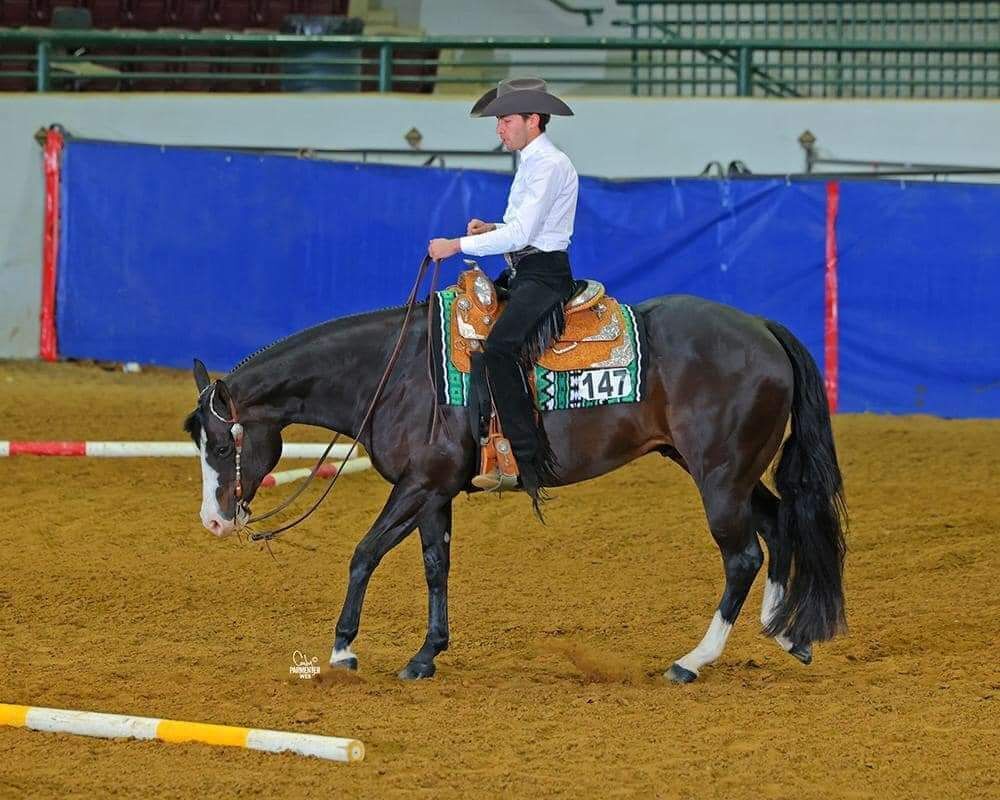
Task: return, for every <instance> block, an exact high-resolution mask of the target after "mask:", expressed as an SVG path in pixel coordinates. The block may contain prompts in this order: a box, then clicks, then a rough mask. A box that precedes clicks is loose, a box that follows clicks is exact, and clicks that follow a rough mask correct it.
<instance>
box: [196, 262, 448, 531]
mask: <svg viewBox="0 0 1000 800" xmlns="http://www.w3.org/2000/svg"><path fill="white" fill-rule="evenodd" d="M431 263H432V262H431V257H430V256H424V260H423V261H422V262H421V263H420V269H418V270H417V277H416V280H415V281H414V282H413V288H412V289H411V290H410V294H409V297H407V299H406V314H405V315H404V317H403V324H402V325H401V326H400V328H399V336H398V338H397V339H396V346H395V347H394V348H393V350H392V353H391V354H390V356H389V361H388V363H387V364H386V367H385V372H383V373H382V377H381V378H380V379H379V382H378V386H376V388H375V394H374V395H373V397H372V399H371V402H370V403H369V404H368V410H367V411H366V412H365V416H364V418H363V419H362V421H361V426H360V428H358V434H357V436H355V437H354V440H353V441H352V442H351V446H350V447H349V448H348V450H347V454H346V455H345V456H344V458H343V460H342V461H341V462H340V465H339V466H338V467H337V472H336V473H335V474H334V475H333V477H332V479H331V480H330V483H329V485H328V486H327V487H326V489H325V490H324V491H323V493H322V494H321V495H320V496H319V499H318V500H316V502H315V503H313V504H312V507H310V509H309V510H308V511H306V512H305V513H304V514H302V515H301V516H300V517H299V518H298V519H295V520H293V521H292V522H289V523H286V524H284V525H282V526H280V527H278V528H275V529H274V530H270V531H255V530H253V529H252V528H250V525H251V524H253V523H257V522H262V521H264V520H266V519H270V518H271V517H273V516H275V515H276V514H280V513H281V512H282V511H284V510H285V509H286V508H288V507H289V506H290V505H291V504H292V503H293V502H295V500H296V499H298V497H299V496H300V495H301V494H302V493H303V492H304V491H305V490H306V489H307V488H308V487H309V485H310V484H311V483H312V482H313V480H314V479H315V478H316V474H317V473H318V472H319V470H320V468H321V467H322V466H323V462H324V461H326V458H327V456H328V455H329V453H330V451H331V450H332V449H333V446H334V445H335V444H336V443H337V440H338V439H339V438H340V434H339V433H338V434H337V435H336V436H334V437H333V441H331V442H330V444H328V445H327V447H326V450H324V451H323V455H321V456H320V457H319V460H318V461H317V462H316V466H314V467H313V469H312V472H311V473H310V474H309V476H308V477H307V478H306V479H305V482H304V483H303V484H302V485H301V486H300V487H299V488H298V489H297V490H296V491H295V492H294V493H293V494H292V495H291V496H290V497H289V498H288V499H286V500H285V501H284V502H282V503H281V504H280V505H278V506H277V507H276V508H273V509H271V510H270V511H268V512H266V513H264V514H260V515H259V516H254V517H250V518H249V519H247V520H245V521H243V522H240V515H239V511H240V510H243V511H246V506H245V505H244V503H243V482H242V474H241V465H240V461H241V458H242V454H243V436H244V433H243V425H242V424H241V423H240V421H239V414H238V411H237V408H236V403H235V401H233V399H232V397H230V400H229V415H230V418H229V419H223V418H222V416H221V415H220V414H219V413H218V412H217V411H216V410H215V407H214V405H213V402H214V400H215V386H214V384H213V386H212V395H211V397H209V401H208V407H209V410H210V411H211V412H212V414H213V415H214V416H215V417H217V418H218V419H220V420H222V421H223V422H225V423H226V424H227V425H229V426H230V433H231V434H232V437H233V443H234V445H235V447H236V486H235V489H234V493H235V495H236V504H237V514H236V520H237V525H238V528H237V530H238V531H244V530H246V531H249V536H250V541H252V542H270V541H271V540H272V539H276V538H278V537H279V536H280V535H281V534H283V533H285V531H288V530H291V529H292V528H294V527H295V526H296V525H298V524H299V523H301V522H304V521H305V520H306V519H307V518H308V517H310V516H311V515H312V513H313V512H314V511H315V510H316V509H317V508H319V507H320V505H321V504H322V503H323V501H324V500H326V498H327V495H329V494H330V492H331V491H332V490H333V487H334V486H335V485H336V484H337V479H338V478H340V475H341V472H342V471H343V468H344V464H346V463H347V460H348V459H349V458H350V457H351V456H352V455H353V454H354V451H355V450H356V449H357V447H358V443H359V442H360V440H361V437H362V436H364V433H365V430H366V429H367V428H368V426H369V424H370V423H371V420H372V416H373V415H374V413H375V407H376V406H377V405H378V401H379V400H380V399H381V397H382V392H383V391H384V390H385V387H386V384H387V383H388V382H389V376H390V375H391V374H392V370H393V368H394V367H395V366H396V362H397V361H398V360H399V354H400V353H401V352H402V350H403V340H404V339H405V337H406V332H407V330H408V329H409V327H410V320H411V318H412V315H413V309H414V307H415V306H416V305H417V292H418V291H419V290H420V285H421V284H422V283H423V281H424V278H425V277H426V275H427V271H428V267H429V266H430V264H431ZM433 264H434V268H433V270H431V285H430V292H429V293H428V300H427V345H428V347H427V374H428V377H429V378H430V381H431V396H432V397H433V398H434V410H433V415H432V419H431V431H430V438H433V437H434V431H435V428H436V424H437V418H438V412H439V408H438V403H437V392H436V391H434V364H433V360H432V352H433V348H432V347H431V330H432V322H433V313H434V311H433V310H434V292H435V290H436V289H437V281H438V274H439V273H440V270H441V262H440V260H435V261H434V262H433Z"/></svg>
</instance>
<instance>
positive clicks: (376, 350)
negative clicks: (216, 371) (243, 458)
mask: <svg viewBox="0 0 1000 800" xmlns="http://www.w3.org/2000/svg"><path fill="white" fill-rule="evenodd" d="M401 321H402V316H400V319H399V320H398V321H396V322H395V323H393V321H392V320H391V319H390V320H386V321H385V322H386V323H387V324H383V325H373V323H372V321H371V320H367V319H365V318H364V317H361V318H359V319H358V322H357V324H353V325H348V324H341V325H336V324H335V325H333V326H331V328H330V329H329V330H327V331H321V332H318V333H315V334H313V335H307V334H308V332H306V334H303V335H302V338H301V340H299V341H293V340H289V341H288V342H286V343H282V344H279V345H277V346H275V347H274V348H272V349H270V350H266V351H264V352H263V353H261V354H260V355H258V356H256V357H255V358H254V359H253V360H252V361H251V362H249V363H248V364H246V365H245V366H243V367H242V368H240V369H239V370H238V371H237V372H235V373H234V374H233V375H232V376H231V382H232V384H233V386H232V388H233V390H234V394H235V396H236V398H237V405H238V406H240V408H241V413H243V414H244V415H245V418H246V419H247V421H250V422H252V421H254V420H261V421H268V422H273V423H276V424H278V425H280V426H281V427H282V428H283V427H285V426H286V425H291V424H293V423H300V424H304V425H318V426H320V427H323V428H328V429H330V430H333V431H336V432H337V433H341V434H344V435H347V436H357V435H358V431H359V428H360V427H361V423H362V420H363V418H364V414H365V412H366V411H367V410H368V406H369V404H370V403H371V399H372V397H373V396H374V393H375V390H376V388H377V386H378V381H379V379H380V378H381V377H382V372H383V370H384V368H385V365H386V362H387V360H388V358H389V353H390V352H391V350H392V347H393V345H394V344H395V341H396V335H397V334H398V331H399V323H400V322H401ZM295 339H299V337H295Z"/></svg>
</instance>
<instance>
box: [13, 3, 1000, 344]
mask: <svg viewBox="0 0 1000 800" xmlns="http://www.w3.org/2000/svg"><path fill="white" fill-rule="evenodd" d="M428 3H429V0H428ZM429 4H430V3H429ZM567 99H568V100H569V102H570V104H571V105H572V106H573V108H574V110H575V111H576V116H575V117H574V118H570V119H555V120H554V121H553V123H552V126H551V129H550V132H551V135H552V138H553V139H554V140H555V141H556V142H557V143H558V144H559V145H560V146H561V147H562V148H563V149H564V150H566V152H567V153H569V155H570V156H571V157H572V159H573V161H574V163H575V164H576V167H577V170H578V171H579V172H580V174H582V175H597V176H603V177H611V178H621V177H654V176H664V175H695V174H697V173H698V172H699V171H700V170H701V168H702V167H703V166H704V165H705V164H706V163H707V162H708V161H712V160H718V161H721V162H724V163H725V162H728V161H730V160H733V159H737V158H738V159H742V160H743V161H745V162H746V163H747V164H748V165H749V166H750V168H751V169H753V170H754V171H755V172H761V173H796V172H801V171H802V169H803V163H804V160H803V154H802V151H801V149H800V148H799V146H798V144H797V141H796V140H797V138H798V136H799V134H800V133H801V132H802V131H803V130H805V129H806V128H808V129H810V130H811V131H812V132H813V133H814V134H815V135H816V136H817V137H818V138H819V145H820V148H821V149H822V150H824V151H825V152H826V153H828V154H830V155H834V156H838V157H842V158H846V157H858V158H871V159H883V160H892V161H923V162H935V163H952V164H975V165H996V166H1000V103H998V102H972V101H969V102H965V101H954V100H952V101H941V102H924V101H910V102H903V101H900V102H891V101H844V102H834V101H808V100H774V101H769V100H725V99H719V100H708V99H706V100H689V99H684V100H670V99H658V98H649V99H642V98H640V99H629V98H593V97H586V98H572V97H569V98H567ZM470 105H471V98H467V99H444V98H435V97H414V96H401V95H395V96H378V95H317V94H310V95H301V96H294V95H289V96H285V95H278V96H260V95H258V96H248V95H189V96H185V95H180V94H164V95H159V94H149V95H111V94H109V95H93V94H92V95H58V94H51V95H26V94H19V95H14V94H11V95H0V154H2V155H0V357H4V356H6V357H10V356H13V357H32V356H34V355H36V354H37V341H38V325H37V319H38V309H39V294H40V288H39V287H40V264H41V239H42V229H41V223H42V199H43V197H42V171H41V170H42V168H41V154H40V150H39V148H38V145H37V144H36V143H35V141H34V139H33V135H34V133H35V131H36V130H38V128H40V127H43V126H46V125H49V124H52V123H60V124H62V125H63V126H65V127H66V128H67V130H68V131H69V132H70V133H72V134H75V135H77V136H80V137H88V138H105V139H116V140H124V141H136V142H150V143H157V144H216V145H239V146H259V147H295V148H298V147H316V148H326V147H329V148H338V147H403V146H405V144H404V141H403V135H404V134H405V133H406V131H408V130H409V129H410V128H411V127H414V126H415V127H417V128H419V129H420V131H421V132H422V133H423V135H424V147H425V148H434V147H440V148H492V147H493V146H495V144H496V137H495V136H494V134H493V124H492V122H491V121H490V120H482V119H469V117H468V109H469V107H470ZM449 165H455V166H457V165H459V164H458V162H457V161H456V160H454V159H452V160H450V161H449ZM469 165H470V166H473V165H474V164H469ZM480 166H487V167H490V166H491V167H493V168H501V166H500V162H496V161H491V162H481V163H480ZM419 246H420V243H417V242H415V243H414V247H417V248H418V247H419Z"/></svg>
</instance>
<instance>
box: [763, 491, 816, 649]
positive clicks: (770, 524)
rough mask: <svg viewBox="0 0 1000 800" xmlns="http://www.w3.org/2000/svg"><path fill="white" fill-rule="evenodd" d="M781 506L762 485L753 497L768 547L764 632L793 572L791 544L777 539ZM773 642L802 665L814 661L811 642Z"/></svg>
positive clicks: (780, 638) (778, 639)
mask: <svg viewBox="0 0 1000 800" xmlns="http://www.w3.org/2000/svg"><path fill="white" fill-rule="evenodd" d="M779 502H780V501H779V500H778V498H777V497H776V496H775V495H774V493H773V492H772V491H771V490H770V489H768V488H767V487H766V486H765V485H764V484H763V483H758V484H757V485H756V486H755V487H754V490H753V495H752V496H751V503H752V505H753V521H754V526H755V527H756V529H757V533H759V534H760V535H761V538H763V539H764V543H765V544H766V545H767V582H766V583H765V584H764V601H763V602H762V603H761V606H760V622H761V625H763V626H764V627H765V628H766V627H767V625H768V624H769V623H770V622H771V618H772V617H773V616H774V614H775V612H776V611H777V609H778V606H780V605H781V600H782V598H783V597H784V594H785V587H786V586H787V585H788V577H789V574H790V573H791V569H792V551H791V546H790V543H789V542H787V541H784V540H782V539H781V537H780V536H779V535H778V504H779ZM774 640H775V641H776V642H777V643H778V644H779V645H781V647H782V648H783V649H784V650H786V651H787V652H789V653H791V654H792V655H793V656H795V657H796V658H797V659H798V660H799V661H801V662H802V663H803V664H809V663H810V662H811V661H812V645H811V644H810V643H809V642H799V643H796V642H793V641H792V640H791V639H789V638H788V637H786V636H784V635H782V634H779V635H777V636H775V637H774Z"/></svg>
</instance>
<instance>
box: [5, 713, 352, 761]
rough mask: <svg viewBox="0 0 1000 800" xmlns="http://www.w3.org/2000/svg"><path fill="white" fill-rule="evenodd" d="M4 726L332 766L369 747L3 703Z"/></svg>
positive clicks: (326, 738)
mask: <svg viewBox="0 0 1000 800" xmlns="http://www.w3.org/2000/svg"><path fill="white" fill-rule="evenodd" d="M0 725H9V726H13V727H18V728H30V729H31V730H35V731H50V732H52V733H76V734H79V735H81V736H98V737H100V738H103V739H117V738H129V739H159V740H160V741H161V742H201V743H203V744H220V745H228V746H231V747H245V748H247V749H248V750H264V751H266V752H268V753H283V752H289V753H298V754H299V755H303V756H316V757H317V758H325V759H328V760H330V761H345V762H354V761H361V760H362V759H363V758H364V757H365V746H364V744H362V743H361V742H359V741H358V740H357V739H341V738H338V737H336V736H319V735H316V734H312V733H288V732H285V731H269V730H259V729H257V728H239V727H233V726H231V725H213V724H210V723H206V722H180V721H179V720H173V719H153V718H152V717H130V716H126V715H124V714H100V713H97V712H94V711H68V710H64V709H60V708H41V707H39V706H18V705H9V704H7V703H0Z"/></svg>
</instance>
